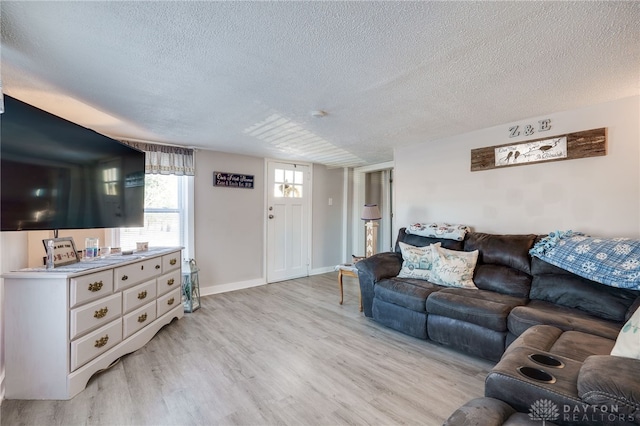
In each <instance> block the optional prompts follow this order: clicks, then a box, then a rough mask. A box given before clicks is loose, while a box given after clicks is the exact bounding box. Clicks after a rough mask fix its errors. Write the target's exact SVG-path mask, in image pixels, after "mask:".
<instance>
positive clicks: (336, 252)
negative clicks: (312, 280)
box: [311, 164, 351, 274]
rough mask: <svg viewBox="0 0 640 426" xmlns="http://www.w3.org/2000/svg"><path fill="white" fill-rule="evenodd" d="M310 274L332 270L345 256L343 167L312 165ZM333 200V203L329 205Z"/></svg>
mask: <svg viewBox="0 0 640 426" xmlns="http://www.w3.org/2000/svg"><path fill="white" fill-rule="evenodd" d="M312 184H313V201H312V204H313V211H312V218H311V221H312V224H311V227H312V229H311V232H312V240H313V242H312V248H311V273H312V274H313V273H319V272H327V271H332V270H333V267H334V266H335V265H337V264H339V263H344V262H347V261H348V260H349V261H350V260H351V259H350V258H348V259H347V258H343V253H342V251H343V249H342V237H343V235H344V234H345V232H346V230H345V229H343V225H344V224H343V213H344V200H343V196H342V193H343V187H344V170H343V169H328V168H327V167H325V166H321V165H318V164H314V166H313V182H312ZM329 199H331V205H329Z"/></svg>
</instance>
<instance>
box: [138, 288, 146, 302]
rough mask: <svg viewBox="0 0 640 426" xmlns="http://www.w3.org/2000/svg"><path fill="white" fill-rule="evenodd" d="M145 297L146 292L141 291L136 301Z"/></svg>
mask: <svg viewBox="0 0 640 426" xmlns="http://www.w3.org/2000/svg"><path fill="white" fill-rule="evenodd" d="M145 297H147V290H145V291H141V292H140V293H138V299H140V300H142V299H144V298H145Z"/></svg>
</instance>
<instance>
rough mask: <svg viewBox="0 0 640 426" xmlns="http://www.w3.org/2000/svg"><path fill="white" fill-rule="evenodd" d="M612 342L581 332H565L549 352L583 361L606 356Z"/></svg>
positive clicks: (611, 346)
mask: <svg viewBox="0 0 640 426" xmlns="http://www.w3.org/2000/svg"><path fill="white" fill-rule="evenodd" d="M614 343H615V341H614V340H611V339H607V338H606V337H600V336H594V335H593V334H589V333H583V332H581V331H565V332H564V333H562V334H561V335H560V336H559V337H558V339H557V340H556V341H555V342H554V343H553V346H551V349H549V352H551V353H552V354H554V355H560V356H563V357H566V358H570V359H575V360H576V361H584V360H585V359H587V358H588V357H590V356H591V355H608V354H609V353H610V352H611V348H613V344H614Z"/></svg>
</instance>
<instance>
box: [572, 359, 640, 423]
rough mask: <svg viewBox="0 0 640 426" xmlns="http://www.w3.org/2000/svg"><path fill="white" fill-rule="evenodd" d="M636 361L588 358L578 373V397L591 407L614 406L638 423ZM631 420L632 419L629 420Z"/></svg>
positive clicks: (639, 404) (638, 370)
mask: <svg viewBox="0 0 640 426" xmlns="http://www.w3.org/2000/svg"><path fill="white" fill-rule="evenodd" d="M638 377H640V360H637V359H633V358H624V357H619V356H612V355H592V356H590V357H588V358H587V359H586V360H585V361H584V364H583V365H582V367H580V373H579V374H578V396H580V398H581V399H582V400H583V401H584V402H586V403H589V404H591V405H598V406H601V405H605V406H608V407H610V406H617V407H618V409H619V413H622V414H625V415H626V416H627V417H628V418H629V420H630V422H635V423H639V422H640V380H638ZM631 418H633V419H631Z"/></svg>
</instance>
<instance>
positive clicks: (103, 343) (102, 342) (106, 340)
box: [93, 334, 109, 348]
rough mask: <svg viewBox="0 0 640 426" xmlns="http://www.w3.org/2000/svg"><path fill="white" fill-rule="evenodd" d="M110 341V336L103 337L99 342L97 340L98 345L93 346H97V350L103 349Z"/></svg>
mask: <svg viewBox="0 0 640 426" xmlns="http://www.w3.org/2000/svg"><path fill="white" fill-rule="evenodd" d="M108 341H109V335H108V334H107V335H105V336H104V337H101V338H99V339H98V340H96V344H95V345H93V346H95V347H96V348H101V347H103V346H104V345H106V344H107V342H108Z"/></svg>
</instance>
